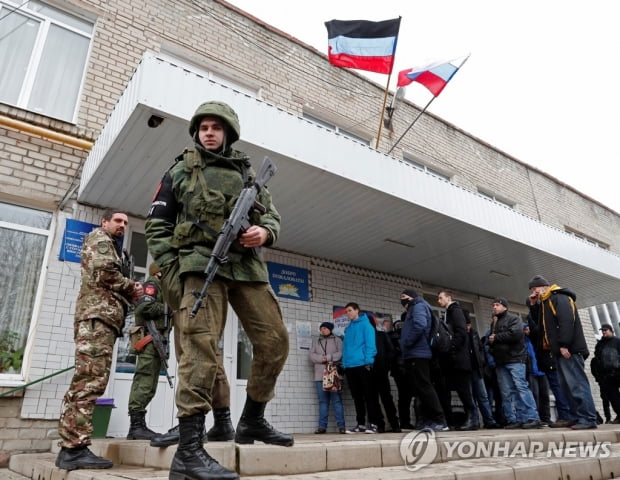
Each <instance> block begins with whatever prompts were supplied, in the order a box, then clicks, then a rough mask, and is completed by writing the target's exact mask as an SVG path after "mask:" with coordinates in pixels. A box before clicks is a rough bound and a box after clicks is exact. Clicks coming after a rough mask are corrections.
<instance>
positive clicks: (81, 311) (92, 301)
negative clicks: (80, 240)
mask: <svg viewBox="0 0 620 480" xmlns="http://www.w3.org/2000/svg"><path fill="white" fill-rule="evenodd" d="M80 257H81V271H82V278H81V285H80V293H79V295H78V298H77V305H76V307H75V321H76V322H80V321H82V320H88V319H90V318H98V319H99V320H101V321H102V322H104V323H105V324H107V325H109V326H110V327H112V328H113V329H115V330H116V332H117V334H118V335H121V332H122V330H123V326H124V324H125V310H126V308H127V306H128V305H129V304H130V302H131V298H132V296H133V294H134V291H135V287H134V282H133V280H130V279H129V278H126V277H124V276H123V274H122V273H121V259H120V257H119V255H118V253H117V251H116V248H115V241H114V239H113V237H112V235H110V234H109V233H107V232H106V231H105V230H103V229H101V228H96V229H95V230H93V231H92V232H91V233H89V234H88V235H87V236H86V237H85V238H84V244H83V245H82V251H81V254H80Z"/></svg>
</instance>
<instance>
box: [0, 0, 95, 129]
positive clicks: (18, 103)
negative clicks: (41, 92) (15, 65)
mask: <svg viewBox="0 0 620 480" xmlns="http://www.w3.org/2000/svg"><path fill="white" fill-rule="evenodd" d="M36 1H37V2H38V4H42V5H44V6H46V7H49V8H51V9H54V10H58V11H60V12H62V13H64V14H66V15H68V16H72V17H75V18H76V19H78V20H81V21H83V22H87V23H90V24H91V29H90V32H87V31H85V30H82V29H80V28H78V27H77V26H74V25H70V24H68V23H65V22H63V21H62V20H58V19H56V18H54V17H52V16H49V15H48V14H45V13H40V12H38V11H36V10H32V9H31V8H29V7H30V5H31V4H32V3H33V2H28V3H26V4H23V3H21V4H17V3H15V2H14V1H13V0H0V17H2V16H4V15H10V14H11V13H13V12H15V13H19V14H21V15H24V16H26V17H28V18H30V19H32V20H33V21H36V22H37V23H40V25H39V26H38V31H37V33H36V38H35V41H34V45H33V47H32V50H31V51H30V58H29V60H28V64H27V67H26V73H25V74H24V78H23V81H22V85H21V88H20V91H19V94H18V95H17V99H16V100H15V102H10V103H9V102H8V100H3V101H4V102H6V103H7V104H8V105H13V106H14V107H17V108H20V109H23V110H26V111H28V112H32V113H34V114H36V115H43V116H46V117H50V118H54V119H58V120H60V121H63V122H67V123H71V124H76V123H77V119H78V113H79V111H80V103H81V98H82V94H83V91H84V85H85V83H86V73H87V71H88V67H89V60H90V57H91V53H92V48H93V39H94V34H95V23H96V22H95V18H89V16H88V15H83V14H80V13H78V12H76V11H75V9H67V8H66V6H64V5H62V6H61V5H57V4H56V3H52V2H45V1H43V0H36ZM5 10H8V12H6V11H5ZM52 25H55V26H57V27H59V28H61V29H63V30H65V31H69V32H71V33H74V34H76V35H79V36H81V37H84V38H86V39H87V40H88V48H87V49H86V54H85V57H84V65H83V66H82V73H81V76H80V78H79V82H78V83H77V85H78V87H77V89H76V91H75V98H74V99H73V98H72V100H75V105H74V107H73V112H72V113H71V115H70V118H62V117H60V116H59V115H57V114H54V113H53V112H49V111H36V110H33V109H32V108H31V107H30V106H29V104H30V101H31V99H32V96H33V90H34V87H35V80H36V77H37V73H38V71H39V68H40V66H41V64H42V61H43V60H44V57H43V53H44V50H45V46H46V41H47V40H48V38H49V33H50V30H51V26H52Z"/></svg>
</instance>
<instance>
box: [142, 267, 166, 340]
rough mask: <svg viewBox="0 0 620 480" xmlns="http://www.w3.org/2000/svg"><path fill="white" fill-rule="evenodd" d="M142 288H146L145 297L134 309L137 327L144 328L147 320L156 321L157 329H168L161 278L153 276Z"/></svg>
mask: <svg viewBox="0 0 620 480" xmlns="http://www.w3.org/2000/svg"><path fill="white" fill-rule="evenodd" d="M142 286H143V287H144V295H143V296H142V298H141V299H140V300H138V302H137V305H136V307H135V308H134V315H135V318H136V325H138V326H144V325H145V323H144V322H145V321H146V320H154V321H155V327H156V328H157V329H159V330H164V329H166V328H167V327H168V325H166V319H165V318H164V314H165V313H166V312H165V307H164V298H163V295H162V293H161V283H160V281H159V278H157V277H156V276H155V275H151V276H149V278H147V279H146V282H144V285H142Z"/></svg>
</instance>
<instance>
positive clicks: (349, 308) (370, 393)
mask: <svg viewBox="0 0 620 480" xmlns="http://www.w3.org/2000/svg"><path fill="white" fill-rule="evenodd" d="M345 311H346V312H347V317H348V318H349V321H350V323H349V325H348V326H347V328H346V329H345V330H344V340H343V342H342V366H343V367H344V369H345V375H346V377H347V381H348V382H349V388H350V389H351V396H352V397H353V403H354V405H355V416H356V419H357V426H356V427H354V428H352V429H350V430H347V433H377V429H378V427H377V425H378V424H379V414H380V411H379V400H378V398H377V392H376V391H375V386H374V384H373V382H372V367H373V364H374V362H375V356H376V355H377V346H376V344H375V329H374V328H373V327H372V325H371V324H370V321H369V320H368V317H367V316H366V314H365V313H360V306H359V305H358V304H357V303H354V302H350V303H347V304H346V305H345ZM366 412H368V422H369V423H368V425H366Z"/></svg>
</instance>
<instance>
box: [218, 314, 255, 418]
mask: <svg viewBox="0 0 620 480" xmlns="http://www.w3.org/2000/svg"><path fill="white" fill-rule="evenodd" d="M223 351H224V369H225V370H226V376H227V377H228V383H229V384H230V413H231V417H232V422H233V425H237V422H238V421H239V418H240V417H241V412H242V411H243V405H244V404H245V396H246V391H245V389H246V386H247V383H248V376H249V373H250V364H251V362H252V344H251V343H250V339H249V338H248V336H247V335H246V333H245V331H244V330H243V326H242V325H241V322H239V319H238V318H237V315H236V314H235V312H234V311H233V309H232V308H231V307H230V305H229V306H228V317H227V319H226V328H225V329H224V338H223Z"/></svg>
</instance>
